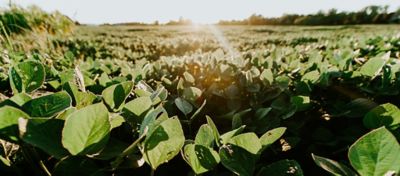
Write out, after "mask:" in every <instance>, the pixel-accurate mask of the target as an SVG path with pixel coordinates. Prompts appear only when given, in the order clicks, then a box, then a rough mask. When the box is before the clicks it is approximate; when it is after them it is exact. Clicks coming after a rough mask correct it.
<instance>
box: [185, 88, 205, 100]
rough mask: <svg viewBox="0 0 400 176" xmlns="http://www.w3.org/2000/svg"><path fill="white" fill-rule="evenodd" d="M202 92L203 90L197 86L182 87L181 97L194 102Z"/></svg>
mask: <svg viewBox="0 0 400 176" xmlns="http://www.w3.org/2000/svg"><path fill="white" fill-rule="evenodd" d="M202 93H203V92H202V91H201V90H200V89H199V88H197V87H188V88H185V89H183V94H182V98H184V99H185V100H188V101H190V102H195V101H196V100H197V99H198V98H200V97H201V95H202Z"/></svg>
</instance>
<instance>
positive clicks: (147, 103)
mask: <svg viewBox="0 0 400 176" xmlns="http://www.w3.org/2000/svg"><path fill="white" fill-rule="evenodd" d="M152 104H153V102H152V101H151V98H150V97H147V96H146V97H139V98H135V99H133V100H132V101H130V102H128V103H127V104H126V105H125V106H124V108H123V110H122V111H123V112H124V114H126V115H123V116H124V117H125V118H126V119H127V121H129V122H131V123H135V124H136V123H141V122H142V120H143V118H144V116H145V115H146V114H145V113H146V112H148V111H149V110H150V108H151V107H152Z"/></svg>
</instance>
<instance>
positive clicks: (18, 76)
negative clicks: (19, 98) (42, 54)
mask: <svg viewBox="0 0 400 176" xmlns="http://www.w3.org/2000/svg"><path fill="white" fill-rule="evenodd" d="M45 74H46V73H45V70H44V67H43V65H42V64H41V63H39V62H36V61H26V62H21V63H19V64H18V65H16V66H14V67H12V68H11V69H10V71H9V77H10V85H11V88H12V90H13V92H14V94H16V93H21V92H27V93H29V92H32V91H34V90H36V89H38V88H40V87H41V86H42V84H43V82H44V79H45Z"/></svg>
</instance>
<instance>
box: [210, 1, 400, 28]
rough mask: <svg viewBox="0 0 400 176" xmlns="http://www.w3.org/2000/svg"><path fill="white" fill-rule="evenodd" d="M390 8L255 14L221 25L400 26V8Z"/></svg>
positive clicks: (222, 22) (225, 21)
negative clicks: (277, 14)
mask: <svg viewBox="0 0 400 176" xmlns="http://www.w3.org/2000/svg"><path fill="white" fill-rule="evenodd" d="M388 9H389V6H378V5H372V6H367V7H365V8H363V9H361V10H359V11H357V12H344V11H342V12H338V10H337V9H330V10H328V11H322V10H321V11H319V12H317V13H315V14H308V15H299V14H284V15H282V16H281V17H274V18H268V17H263V16H262V15H258V14H253V15H251V16H250V17H248V18H247V19H244V20H229V21H227V20H221V21H219V22H218V24H219V25H351V24H400V8H398V9H397V10H396V11H393V12H389V10H388Z"/></svg>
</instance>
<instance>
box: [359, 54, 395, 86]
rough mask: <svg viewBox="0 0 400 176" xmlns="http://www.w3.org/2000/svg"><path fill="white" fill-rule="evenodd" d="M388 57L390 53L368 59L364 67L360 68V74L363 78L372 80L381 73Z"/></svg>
mask: <svg viewBox="0 0 400 176" xmlns="http://www.w3.org/2000/svg"><path fill="white" fill-rule="evenodd" d="M389 57H390V52H389V53H386V54H384V55H378V56H376V57H373V58H371V59H369V60H368V61H367V62H366V63H365V64H364V65H362V66H361V68H360V74H361V75H363V76H367V77H371V79H373V78H374V77H375V76H377V75H378V74H379V73H380V72H381V70H382V68H383V66H384V65H385V64H386V61H387V60H388V59H389Z"/></svg>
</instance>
